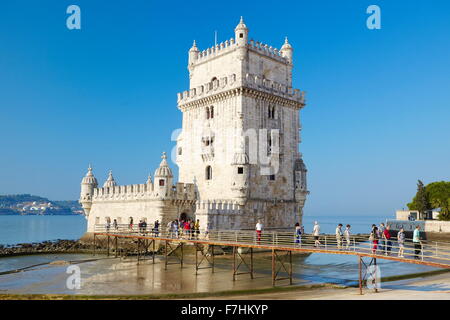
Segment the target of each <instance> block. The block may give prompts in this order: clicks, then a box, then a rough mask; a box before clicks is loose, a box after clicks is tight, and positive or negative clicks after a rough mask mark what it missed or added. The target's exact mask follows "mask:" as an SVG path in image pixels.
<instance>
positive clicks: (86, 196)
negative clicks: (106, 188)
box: [79, 165, 98, 217]
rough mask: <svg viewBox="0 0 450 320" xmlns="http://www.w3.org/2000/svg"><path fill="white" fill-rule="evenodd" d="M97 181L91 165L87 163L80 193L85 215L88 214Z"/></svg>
mask: <svg viewBox="0 0 450 320" xmlns="http://www.w3.org/2000/svg"><path fill="white" fill-rule="evenodd" d="M97 186H98V182H97V179H96V178H95V177H94V174H93V173H92V167H91V165H89V168H88V172H87V173H86V176H85V177H84V178H83V180H81V193H80V200H79V201H80V203H81V205H82V207H83V209H84V214H85V215H86V217H87V216H88V215H89V212H90V211H91V206H92V197H93V195H94V189H95V188H97Z"/></svg>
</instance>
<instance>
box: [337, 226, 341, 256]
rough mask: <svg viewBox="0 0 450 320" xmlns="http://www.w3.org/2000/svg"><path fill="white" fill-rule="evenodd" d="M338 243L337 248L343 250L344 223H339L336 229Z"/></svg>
mask: <svg viewBox="0 0 450 320" xmlns="http://www.w3.org/2000/svg"><path fill="white" fill-rule="evenodd" d="M336 242H337V248H338V250H340V249H341V248H342V223H339V224H338V226H337V228H336Z"/></svg>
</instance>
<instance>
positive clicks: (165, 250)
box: [164, 240, 169, 270]
mask: <svg viewBox="0 0 450 320" xmlns="http://www.w3.org/2000/svg"><path fill="white" fill-rule="evenodd" d="M168 250H169V249H168V248H167V240H166V241H165V249H164V256H165V258H166V261H165V266H164V269H165V270H167V259H168V255H167V254H168Z"/></svg>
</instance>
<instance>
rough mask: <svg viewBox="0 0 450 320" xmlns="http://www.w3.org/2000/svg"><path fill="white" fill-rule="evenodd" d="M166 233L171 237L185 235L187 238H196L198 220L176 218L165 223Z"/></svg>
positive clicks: (198, 231)
mask: <svg viewBox="0 0 450 320" xmlns="http://www.w3.org/2000/svg"><path fill="white" fill-rule="evenodd" d="M167 233H168V234H169V236H170V237H172V238H179V237H186V238H188V239H198V237H199V235H200V220H198V219H197V220H196V221H195V222H194V220H191V219H187V220H186V221H185V220H182V219H177V220H173V221H169V222H168V223H167Z"/></svg>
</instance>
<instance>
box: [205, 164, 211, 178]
mask: <svg viewBox="0 0 450 320" xmlns="http://www.w3.org/2000/svg"><path fill="white" fill-rule="evenodd" d="M205 176H206V180H211V179H212V168H211V166H207V167H206V170H205Z"/></svg>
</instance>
